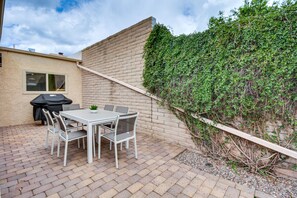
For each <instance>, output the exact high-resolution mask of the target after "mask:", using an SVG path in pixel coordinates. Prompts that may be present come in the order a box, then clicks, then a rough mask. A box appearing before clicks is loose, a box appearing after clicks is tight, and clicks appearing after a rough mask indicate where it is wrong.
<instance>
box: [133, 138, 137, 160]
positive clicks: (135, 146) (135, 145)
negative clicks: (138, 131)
mask: <svg viewBox="0 0 297 198" xmlns="http://www.w3.org/2000/svg"><path fill="white" fill-rule="evenodd" d="M134 149H135V151H134V152H135V158H136V159H138V156H137V144H136V137H134Z"/></svg>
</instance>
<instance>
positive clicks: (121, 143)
mask: <svg viewBox="0 0 297 198" xmlns="http://www.w3.org/2000/svg"><path fill="white" fill-rule="evenodd" d="M120 149H121V151H122V150H123V142H121V147H120Z"/></svg>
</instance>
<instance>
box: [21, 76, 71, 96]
mask: <svg viewBox="0 0 297 198" xmlns="http://www.w3.org/2000/svg"><path fill="white" fill-rule="evenodd" d="M65 81H66V77H65V75H59V74H48V73H37V72H26V91H30V92H31V91H50V92H57V91H61V92H64V91H66V89H65Z"/></svg>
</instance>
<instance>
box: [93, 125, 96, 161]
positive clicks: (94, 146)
mask: <svg viewBox="0 0 297 198" xmlns="http://www.w3.org/2000/svg"><path fill="white" fill-rule="evenodd" d="M95 143H96V141H95V131H94V133H93V151H94V157H96V149H95V148H96V145H95Z"/></svg>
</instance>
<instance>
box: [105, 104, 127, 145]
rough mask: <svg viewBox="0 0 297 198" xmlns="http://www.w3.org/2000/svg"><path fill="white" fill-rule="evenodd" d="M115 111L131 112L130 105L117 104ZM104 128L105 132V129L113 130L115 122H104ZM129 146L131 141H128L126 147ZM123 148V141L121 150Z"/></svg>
mask: <svg viewBox="0 0 297 198" xmlns="http://www.w3.org/2000/svg"><path fill="white" fill-rule="evenodd" d="M105 106H107V105H105ZM115 112H118V113H124V114H127V113H128V112H129V107H124V106H116V108H115ZM102 128H103V129H104V133H105V129H108V130H112V129H113V128H114V123H107V124H103V125H102ZM128 147H129V143H128V142H126V148H128ZM122 148H123V143H121V150H122ZM109 150H112V142H110V143H109Z"/></svg>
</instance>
